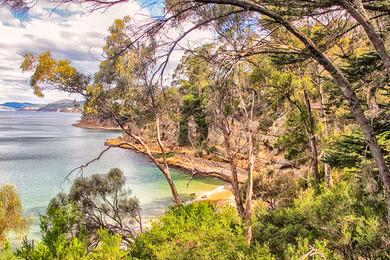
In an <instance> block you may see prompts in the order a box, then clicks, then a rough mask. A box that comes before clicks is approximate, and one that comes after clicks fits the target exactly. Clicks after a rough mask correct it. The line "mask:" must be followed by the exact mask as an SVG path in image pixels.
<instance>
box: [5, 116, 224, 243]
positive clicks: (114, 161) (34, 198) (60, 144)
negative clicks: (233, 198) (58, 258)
mask: <svg viewBox="0 0 390 260" xmlns="http://www.w3.org/2000/svg"><path fill="white" fill-rule="evenodd" d="M79 117H80V115H78V114H69V113H50V112H6V111H0V186H2V185H4V184H7V183H11V184H14V185H15V186H16V188H17V190H18V192H19V194H20V196H21V198H22V201H23V206H24V210H25V214H26V215H29V216H33V218H34V219H35V222H34V225H33V226H32V227H31V228H30V231H29V238H39V228H38V225H39V223H38V215H39V213H44V212H45V210H46V207H47V204H48V203H49V201H50V199H51V198H52V197H54V196H55V195H56V194H57V193H58V192H60V191H61V184H63V181H64V178H65V176H66V175H67V173H69V171H70V170H71V169H73V168H75V167H77V166H80V165H81V164H83V163H86V162H88V161H89V160H91V159H93V158H95V157H97V156H98V155H99V153H100V152H101V151H102V150H103V149H104V148H105V147H104V140H105V139H107V138H112V137H115V136H118V135H120V133H119V132H112V131H103V130H91V129H81V128H77V127H73V126H72V123H74V122H76V121H77V120H78V119H79ZM114 167H117V168H120V169H122V170H123V171H124V173H125V176H126V185H127V187H128V188H130V189H131V190H132V194H133V195H135V196H136V197H138V199H139V200H140V202H141V207H142V209H143V215H154V214H158V213H161V211H163V210H164V209H165V208H166V207H167V205H168V204H170V203H172V202H171V196H170V195H171V193H170V189H169V186H168V185H167V183H166V182H165V179H164V177H163V175H162V174H161V173H160V172H159V170H158V169H157V168H156V167H155V166H154V165H153V164H152V163H151V162H150V161H148V159H147V158H146V157H145V156H143V155H142V154H139V153H136V152H133V151H130V150H123V149H119V148H116V149H114V148H112V149H110V150H109V151H108V152H106V153H105V154H104V155H103V157H102V158H101V159H100V160H99V161H96V162H95V163H93V164H91V165H90V166H88V168H86V169H85V170H84V174H85V175H90V174H94V173H106V172H107V171H108V170H109V169H111V168H114ZM74 177H76V176H73V178H74ZM172 177H173V179H174V180H175V182H176V185H177V188H178V190H179V192H180V193H182V194H183V195H186V196H189V194H191V193H198V192H201V191H207V190H211V189H213V188H215V187H216V186H218V185H221V184H222V183H221V182H220V181H219V180H216V179H210V178H201V179H197V180H194V181H192V182H191V184H190V185H189V187H187V185H186V184H187V182H188V180H189V178H190V175H189V174H187V173H184V172H181V171H179V170H172ZM69 187H70V184H69V183H65V184H64V185H63V188H64V190H65V191H66V190H68V189H69Z"/></svg>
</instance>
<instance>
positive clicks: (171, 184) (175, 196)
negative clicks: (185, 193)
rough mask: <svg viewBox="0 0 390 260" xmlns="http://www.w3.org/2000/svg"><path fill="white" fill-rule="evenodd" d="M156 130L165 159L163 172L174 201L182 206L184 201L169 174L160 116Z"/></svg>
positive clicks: (157, 118) (157, 119)
mask: <svg viewBox="0 0 390 260" xmlns="http://www.w3.org/2000/svg"><path fill="white" fill-rule="evenodd" d="M156 130H157V142H158V146H159V147H160V151H161V154H162V157H163V161H164V170H163V173H164V176H165V179H166V180H167V182H168V184H169V187H170V188H171V192H172V196H173V200H174V201H175V203H176V204H177V205H180V204H182V200H181V198H180V195H179V193H178V192H177V189H176V185H175V183H174V182H173V180H172V177H171V174H170V172H169V166H168V161H167V156H166V153H165V149H164V145H163V143H162V141H161V133H160V119H159V117H158V116H157V117H156Z"/></svg>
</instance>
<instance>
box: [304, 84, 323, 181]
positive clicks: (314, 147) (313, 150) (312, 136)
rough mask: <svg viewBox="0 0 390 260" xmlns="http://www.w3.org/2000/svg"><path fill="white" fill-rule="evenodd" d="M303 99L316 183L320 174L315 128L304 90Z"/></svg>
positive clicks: (307, 96)
mask: <svg viewBox="0 0 390 260" xmlns="http://www.w3.org/2000/svg"><path fill="white" fill-rule="evenodd" d="M304 98H305V104H306V110H307V123H308V124H307V126H308V129H307V133H308V138H309V145H310V152H311V159H312V162H313V165H312V167H313V177H314V178H315V180H316V181H317V182H320V173H319V170H318V150H317V140H316V136H315V127H314V118H313V113H312V110H311V104H310V99H309V95H308V94H307V91H306V90H304Z"/></svg>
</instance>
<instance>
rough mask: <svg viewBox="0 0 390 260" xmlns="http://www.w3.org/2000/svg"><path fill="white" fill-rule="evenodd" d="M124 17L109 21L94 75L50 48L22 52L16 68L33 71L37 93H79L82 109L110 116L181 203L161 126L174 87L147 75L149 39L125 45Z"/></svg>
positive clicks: (170, 109) (171, 110)
mask: <svg viewBox="0 0 390 260" xmlns="http://www.w3.org/2000/svg"><path fill="white" fill-rule="evenodd" d="M129 21H130V18H129V17H125V18H124V19H122V20H121V19H118V20H116V21H115V22H114V24H113V25H112V26H111V27H110V29H109V32H110V35H109V36H108V37H107V39H106V44H105V46H104V48H103V50H104V54H105V55H106V58H107V59H106V60H104V61H102V62H101V64H100V68H99V71H98V72H97V73H96V74H95V75H94V77H93V78H92V77H90V76H86V75H84V74H82V73H80V72H78V71H77V69H76V68H74V67H73V66H72V65H71V62H70V61H68V60H59V61H57V60H55V59H54V58H53V57H52V55H51V53H50V51H48V52H44V53H42V54H40V55H38V56H34V55H32V54H31V53H27V54H26V55H25V58H24V61H23V63H22V65H21V68H22V70H23V71H32V72H33V73H32V76H31V79H30V85H31V86H32V87H33V89H34V93H35V94H36V95H38V96H43V92H44V90H45V89H47V88H54V89H58V90H61V91H65V92H68V93H77V94H81V95H83V96H84V97H85V98H86V105H85V108H84V113H85V114H88V115H94V114H95V115H98V116H101V115H104V117H111V118H113V119H114V120H115V122H116V123H117V124H118V125H119V126H120V127H121V129H122V130H123V131H124V133H125V134H126V136H127V137H129V138H130V139H131V142H127V141H124V143H123V144H122V145H130V146H132V147H134V143H136V144H139V145H141V147H142V149H143V151H144V153H145V154H146V155H147V156H148V157H149V158H150V159H151V160H152V162H153V163H154V164H155V165H156V166H157V167H158V168H159V170H160V171H161V172H162V173H163V175H164V177H165V178H166V180H167V182H168V184H169V187H170V189H171V192H172V196H173V200H174V202H175V203H176V204H181V203H182V200H181V198H180V195H179V193H178V191H177V188H176V186H175V184H174V182H173V179H172V177H171V174H170V170H169V166H168V163H167V152H166V148H165V146H164V143H163V140H162V135H163V132H162V129H161V121H164V127H165V129H167V128H168V127H169V123H170V122H171V121H172V120H171V119H172V117H174V116H175V115H176V114H177V111H176V110H175V109H176V107H175V106H169V105H167V104H168V102H169V101H170V102H171V103H174V102H176V98H177V95H176V92H175V91H174V90H173V89H167V88H166V87H164V86H162V85H161V84H160V83H159V82H157V81H154V80H153V78H152V74H153V73H154V67H155V66H156V63H155V57H154V56H155V52H154V49H155V45H154V42H153V40H150V41H148V42H145V43H143V44H139V43H138V44H136V45H132V46H131V48H126V46H129V43H130V42H131V41H132V40H131V38H130V37H129V35H128V34H127V33H126V31H127V30H131V27H130V25H129ZM148 128H152V129H153V131H152V132H154V133H155V135H154V136H153V137H151V138H155V139H156V141H157V144H158V147H159V148H158V149H159V150H160V152H161V155H162V162H160V161H159V160H158V158H157V157H156V156H155V155H154V154H153V153H152V152H151V149H150V145H148V143H147V142H146V141H145V138H144V137H142V134H143V132H145V131H146V130H147V129H148ZM169 130H171V129H169ZM120 145H121V144H119V145H116V146H120ZM134 148H135V147H134Z"/></svg>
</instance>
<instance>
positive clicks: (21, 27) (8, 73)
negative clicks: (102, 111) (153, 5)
mask: <svg viewBox="0 0 390 260" xmlns="http://www.w3.org/2000/svg"><path fill="white" fill-rule="evenodd" d="M136 13H144V14H145V11H144V10H141V9H140V6H139V5H138V4H137V3H135V2H129V3H126V4H121V5H118V6H114V7H112V8H110V9H108V10H106V11H105V12H100V11H96V12H93V13H89V12H87V11H85V10H83V9H82V8H81V7H80V6H76V5H70V6H64V7H60V8H57V9H54V11H53V6H51V5H50V4H39V5H37V6H34V8H32V9H31V11H30V12H29V14H28V16H26V17H22V18H24V19H18V18H15V17H13V16H12V14H11V13H10V12H9V11H7V10H5V9H2V10H1V11H0V35H2V37H1V38H0V103H2V102H3V101H10V100H20V101H33V102H40V103H42V102H43V103H47V102H51V101H55V100H58V99H61V98H69V95H68V94H66V93H59V92H57V91H47V92H46V93H45V98H44V99H39V98H37V97H35V96H34V95H33V92H32V90H31V88H30V87H29V85H28V78H29V74H26V73H22V72H21V71H20V69H19V66H20V63H21V61H22V55H23V54H24V53H26V52H32V53H34V54H38V53H40V52H43V51H46V50H51V51H52V53H53V55H54V56H55V57H56V58H58V59H63V58H67V59H70V60H71V61H72V63H73V64H74V65H75V66H76V67H77V68H78V69H79V70H80V71H82V72H84V73H94V72H95V71H96V70H97V68H98V64H99V61H98V58H101V52H102V51H101V47H102V46H103V44H104V38H105V37H106V35H107V30H108V27H109V26H110V25H111V24H112V22H113V21H114V20H115V19H117V18H123V17H124V16H125V15H134V14H136Z"/></svg>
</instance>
